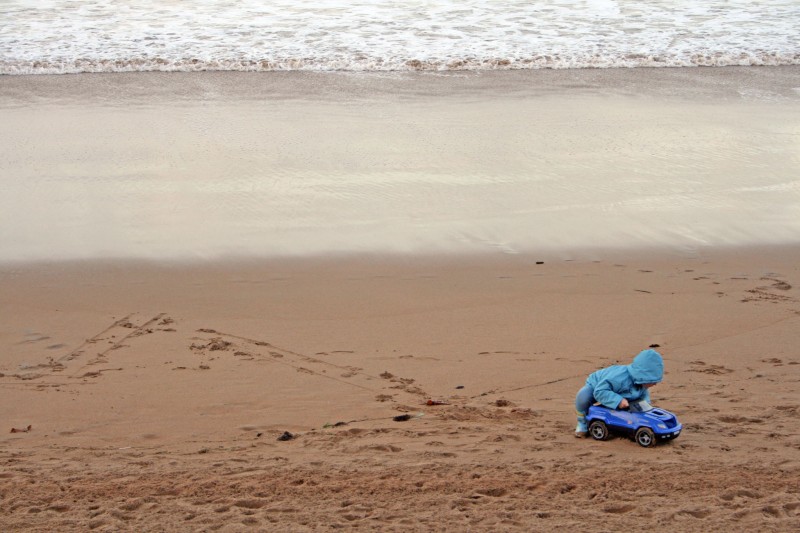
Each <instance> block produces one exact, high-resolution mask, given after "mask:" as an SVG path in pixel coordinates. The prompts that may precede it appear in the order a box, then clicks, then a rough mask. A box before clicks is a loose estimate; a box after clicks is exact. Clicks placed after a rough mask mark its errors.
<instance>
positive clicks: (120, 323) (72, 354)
mask: <svg viewBox="0 0 800 533" xmlns="http://www.w3.org/2000/svg"><path fill="white" fill-rule="evenodd" d="M132 316H133V313H131V314H129V315H126V316H124V317H122V318H120V319H119V320H115V321H114V322H113V323H112V324H111V325H110V326H108V327H107V328H106V329H104V330H103V331H101V332H100V333H97V334H96V335H94V336H92V337H90V338H88V339H86V340H85V341H83V343H81V345H80V346H78V347H77V348H75V349H74V350H72V351H71V352H69V353H68V354H66V355H64V356H62V357H60V358H59V359H58V361H65V360H66V361H72V360H73V359H76V358H78V357H80V356H81V355H83V353H84V351H85V348H86V347H87V346H89V345H90V344H94V343H96V342H98V341H100V340H102V339H103V336H105V335H106V334H108V333H109V332H110V331H111V330H113V329H114V328H116V327H124V326H125V325H126V324H130V320H129V319H130V318H131V317H132Z"/></svg>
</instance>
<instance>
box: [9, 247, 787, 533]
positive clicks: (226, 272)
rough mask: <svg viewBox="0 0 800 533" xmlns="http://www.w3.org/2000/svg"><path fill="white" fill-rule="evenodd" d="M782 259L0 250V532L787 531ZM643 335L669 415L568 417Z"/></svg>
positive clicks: (758, 255)
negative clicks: (678, 428) (28, 259)
mask: <svg viewBox="0 0 800 533" xmlns="http://www.w3.org/2000/svg"><path fill="white" fill-rule="evenodd" d="M537 261H543V263H541V264H539V263H537ZM798 265H800V249H798V247H796V246H794V247H782V248H781V247H774V248H764V249H752V248H738V249H736V248H734V249H729V250H720V249H716V250H700V251H696V252H694V253H680V254H678V253H665V252H651V253H644V252H640V253H638V254H633V253H631V252H616V253H611V252H609V253H608V254H606V255H605V256H604V257H602V258H600V259H598V260H597V261H590V260H582V261H564V260H560V259H556V258H553V257H546V258H544V257H530V256H503V257H500V258H489V257H463V256H462V257H453V258H450V259H446V258H442V257H439V258H426V257H421V256H417V257H413V258H412V257H410V256H394V257H391V256H387V257H360V258H339V259H334V258H330V259H316V260H311V259H306V260H297V261H288V260H286V261H277V260H274V261H259V262H256V261H253V262H249V263H248V262H238V263H213V264H174V265H164V264H161V265H159V264H151V263H138V264H137V263H132V262H98V261H95V262H84V263H66V264H65V263H35V264H17V265H6V266H5V267H3V268H2V270H1V271H0V294H2V295H3V296H2V300H1V301H0V316H2V317H3V320H2V324H0V350H2V360H0V372H1V373H2V375H1V376H0V406H2V407H1V408H0V420H2V423H3V424H5V426H4V427H3V428H0V429H2V430H3V431H2V433H1V434H2V436H1V437H0V463H1V464H2V468H1V469H0V529H2V530H3V531H16V530H24V531H86V530H94V531H119V530H126V531H324V530H328V529H339V528H347V529H361V530H381V531H384V530H385V531H428V530H436V531H503V530H520V531H551V530H561V529H569V530H574V531H618V530H622V529H628V528H645V529H652V528H656V529H659V530H672V531H698V532H699V531H720V530H727V531H796V530H798V528H800V481H798V480H800V453H799V451H800V430H798V424H797V416H798V411H799V410H800V387H798V381H799V379H798V376H800V373H799V372H798V366H797V365H800V352H798V348H797V344H798V340H800V338H799V337H798V333H797V332H798V331H800V289H799V288H798V287H799V286H800V268H798ZM650 344H659V345H660V350H661V352H662V353H663V354H664V357H665V361H666V377H665V380H664V382H663V383H662V384H660V385H659V386H657V387H656V388H654V389H653V391H652V393H653V398H654V403H655V404H657V405H658V406H661V407H664V408H666V409H669V410H672V411H674V412H675V413H677V414H678V416H679V418H680V420H681V421H682V422H683V424H684V427H685V430H684V433H683V434H682V435H681V436H680V437H679V438H678V439H677V440H675V441H673V442H671V443H668V444H665V445H659V446H658V447H656V448H655V449H644V448H641V447H639V446H638V445H636V444H635V443H633V442H632V441H630V440H627V439H625V438H614V439H612V440H609V441H606V442H597V441H593V440H578V439H575V438H574V437H573V435H572V431H573V428H574V419H573V407H572V402H573V399H574V394H575V392H576V391H577V389H578V388H579V387H580V386H581V384H582V383H583V380H584V379H585V377H586V375H587V374H589V373H590V372H591V371H593V370H595V369H596V368H599V367H602V366H605V365H608V364H612V363H626V362H628V361H629V359H630V358H631V357H632V356H633V355H635V354H636V353H637V352H638V351H639V350H640V349H643V348H646V347H647V346H648V345H650ZM429 399H433V400H441V401H443V402H445V403H446V405H436V406H428V405H426V402H427V400H429ZM401 414H409V415H411V418H410V420H407V421H402V422H397V421H394V420H393V417H395V416H397V415H401ZM28 426H30V430H29V431H20V432H14V433H11V432H10V431H11V429H12V428H16V429H20V430H26V429H27V428H28ZM286 431H288V432H290V433H292V434H293V435H294V438H293V439H292V440H287V441H282V440H279V437H280V436H281V435H282V434H283V433H284V432H286Z"/></svg>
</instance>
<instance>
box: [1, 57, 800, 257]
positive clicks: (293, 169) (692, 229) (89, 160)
mask: <svg viewBox="0 0 800 533" xmlns="http://www.w3.org/2000/svg"><path fill="white" fill-rule="evenodd" d="M798 88H800V67H786V68H772V69H771V68H762V69H759V68H730V69H652V70H651V69H630V70H626V69H622V70H614V71H610V72H609V71H590V70H583V71H577V72H576V71H563V72H553V71H535V72H530V71H527V72H483V73H463V74H459V73H455V74H452V73H451V74H448V75H437V74H435V73H428V74H422V73H416V74H409V73H406V74H399V73H398V74H366V73H357V74H341V73H340V74H336V73H327V74H324V73H317V74H311V73H297V72H293V73H283V74H280V73H261V74H247V73H195V74H177V73H174V74H163V73H161V74H159V73H144V74H142V73H140V74H112V75H79V76H41V77H40V76H34V77H24V76H23V77H5V78H0V119H1V120H2V121H3V123H4V124H5V127H3V128H0V192H1V193H2V194H0V249H1V250H2V251H3V252H2V259H3V260H5V261H26V260H45V261H46V260H52V259H56V260H59V259H65V260H69V259H93V258H97V257H100V258H108V257H112V258H121V259H151V260H160V259H165V258H167V259H178V260H191V259H203V260H205V259H230V258H232V257H245V258H246V257H253V256H256V257H275V256H284V257H288V256H308V255H318V254H331V253H355V254H358V253H372V252H383V253H414V254H420V253H421V254H442V253H447V254H462V253H468V254H472V253H497V252H502V253H519V254H540V253H543V252H548V253H553V254H560V256H561V257H567V256H568V255H569V254H575V253H577V251H581V252H583V251H586V250H587V249H591V248H596V249H599V250H600V251H603V250H607V249H609V248H640V247H650V246H663V247H671V248H679V249H680V248H686V247H693V246H719V245H735V244H750V245H752V244H766V243H771V244H783V243H786V242H797V241H798V235H800V181H798V178H797V168H798V167H800V153H798V149H797V141H796V139H797V138H798V135H800V90H798ZM584 257H585V255H584Z"/></svg>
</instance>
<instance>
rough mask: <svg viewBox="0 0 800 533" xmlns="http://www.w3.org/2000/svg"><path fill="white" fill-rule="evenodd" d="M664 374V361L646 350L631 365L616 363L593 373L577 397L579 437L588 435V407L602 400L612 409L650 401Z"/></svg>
mask: <svg viewBox="0 0 800 533" xmlns="http://www.w3.org/2000/svg"><path fill="white" fill-rule="evenodd" d="M663 377H664V360H663V359H662V358H661V354H660V353H658V352H657V351H655V350H644V351H643V352H641V353H639V355H637V356H636V357H634V358H633V362H632V363H631V364H629V365H613V366H609V367H606V368H601V369H600V370H598V371H597V372H593V373H592V374H590V375H589V377H588V378H587V379H586V385H584V386H583V388H582V389H581V390H579V391H578V394H577V396H575V411H576V412H577V415H578V427H576V428H575V436H576V437H585V436H586V432H587V431H588V429H587V427H586V413H587V411H588V410H589V406H591V405H594V404H595V403H600V404H602V405H604V406H606V407H608V408H609V409H626V408H627V407H628V402H635V401H638V400H645V401H647V402H649V401H650V391H649V390H648V389H649V388H650V387H652V386H653V385H655V384H656V383H659V382H660V381H661V380H662V379H663Z"/></svg>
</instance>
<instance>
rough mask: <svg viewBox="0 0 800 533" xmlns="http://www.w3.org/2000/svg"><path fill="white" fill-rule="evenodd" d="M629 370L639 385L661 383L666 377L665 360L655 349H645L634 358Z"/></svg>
mask: <svg viewBox="0 0 800 533" xmlns="http://www.w3.org/2000/svg"><path fill="white" fill-rule="evenodd" d="M628 372H629V373H630V375H631V378H633V382H634V383H635V384H637V385H642V384H644V383H659V382H661V380H662V379H663V378H664V360H663V359H662V358H661V354H660V353H658V352H657V351H655V350H644V351H643V352H640V353H639V355H637V356H636V357H634V358H633V363H631V364H630V365H628Z"/></svg>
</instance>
